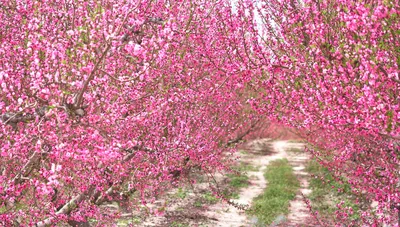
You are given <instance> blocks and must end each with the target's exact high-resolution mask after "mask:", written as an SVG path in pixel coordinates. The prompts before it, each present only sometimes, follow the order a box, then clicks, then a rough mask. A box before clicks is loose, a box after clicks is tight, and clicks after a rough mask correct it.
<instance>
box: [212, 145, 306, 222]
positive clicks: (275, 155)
mask: <svg viewBox="0 0 400 227" xmlns="http://www.w3.org/2000/svg"><path fill="white" fill-rule="evenodd" d="M303 146H304V144H301V143H289V142H288V141H274V142H272V143H271V140H270V139H261V140H255V141H253V142H251V143H250V144H249V148H248V152H246V154H245V155H242V157H241V160H242V161H244V162H246V163H248V164H251V165H253V166H259V167H260V168H259V170H258V171H256V172H249V173H248V174H249V178H250V186H249V187H247V188H245V189H242V190H241V192H240V195H239V196H240V199H238V200H235V202H236V203H239V204H251V202H252V200H253V199H254V198H255V197H256V196H258V195H259V194H261V193H262V192H263V190H264V189H265V187H266V186H267V182H266V181H265V178H264V172H265V169H266V168H267V166H268V164H269V162H271V161H273V160H277V159H281V158H287V159H288V160H289V163H290V164H291V165H292V166H293V169H294V171H295V174H296V175H297V176H298V178H299V180H300V186H301V188H300V192H301V193H303V194H305V195H307V194H309V193H310V190H309V189H308V174H307V172H305V171H304V169H305V165H306V162H307V160H308V159H309V157H308V156H307V155H306V154H305V153H304V152H299V150H301V149H302V148H303ZM289 150H295V151H294V152H289ZM300 192H299V193H298V195H297V196H296V198H295V200H293V201H291V203H290V214H289V216H288V217H287V219H282V220H281V221H277V222H278V223H277V224H283V223H279V222H284V223H285V224H283V225H285V226H308V224H307V220H309V218H310V215H309V212H308V209H307V205H306V203H305V202H304V201H303V199H302V196H301V193H300ZM204 215H205V216H207V217H209V218H210V219H211V220H213V221H212V222H211V223H210V224H209V225H208V226H210V227H211V226H213V227H222V226H226V227H228V226H235V227H238V226H252V225H254V224H256V222H257V219H256V218H250V219H249V217H247V216H246V214H245V212H244V211H242V210H239V209H236V208H234V207H232V206H229V205H228V204H226V203H219V204H216V205H214V206H211V207H209V209H208V210H207V211H206V212H205V213H204Z"/></svg>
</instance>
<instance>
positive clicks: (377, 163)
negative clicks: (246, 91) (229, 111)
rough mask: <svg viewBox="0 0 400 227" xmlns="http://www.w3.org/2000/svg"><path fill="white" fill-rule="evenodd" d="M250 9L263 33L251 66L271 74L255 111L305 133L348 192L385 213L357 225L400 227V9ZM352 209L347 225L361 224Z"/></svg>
mask: <svg viewBox="0 0 400 227" xmlns="http://www.w3.org/2000/svg"><path fill="white" fill-rule="evenodd" d="M240 4H241V8H240V7H239V8H240V9H241V10H242V11H243V15H244V17H245V18H248V19H247V21H249V22H248V24H251V23H252V24H253V25H251V27H252V28H253V29H252V30H250V32H248V35H249V36H251V34H253V36H258V38H257V43H258V44H255V45H254V46H253V47H252V50H253V55H252V56H251V58H252V59H256V60H254V61H252V62H251V63H254V66H257V67H258V68H260V69H261V70H262V71H261V72H258V73H259V76H258V77H256V76H254V77H253V78H254V79H255V81H257V82H255V83H256V84H257V86H259V87H260V88H263V89H260V93H259V95H258V96H254V97H253V98H252V99H251V100H250V102H251V103H252V105H253V107H254V108H255V109H258V111H259V112H260V114H263V115H268V116H273V117H275V118H276V119H279V120H280V121H282V122H286V123H287V124H288V125H291V126H294V127H296V128H298V129H300V132H302V133H303V136H304V137H305V138H306V139H307V141H308V142H309V143H310V144H311V145H312V148H310V149H309V151H310V152H311V153H312V154H313V155H314V156H315V157H316V158H317V160H319V161H320V163H321V164H323V165H324V166H325V167H328V168H329V169H330V170H331V171H332V172H333V173H334V175H335V176H336V177H337V179H338V180H342V181H346V182H348V183H349V184H350V185H351V192H352V193H353V194H355V195H357V197H358V198H365V199H367V201H370V202H372V201H375V202H377V203H378V205H377V207H374V208H369V209H366V210H365V212H361V213H360V214H359V217H360V218H359V219H357V220H354V221H353V225H360V223H358V224H357V223H356V221H359V222H362V223H364V224H368V225H380V224H382V223H393V222H395V221H396V219H397V218H399V217H398V216H397V214H396V213H399V214H400V210H399V209H400V206H399V205H400V152H399V149H400V99H399V97H400V96H399V95H400V94H399V92H400V39H399V37H400V18H399V13H400V4H399V2H398V1H390V0H389V1H347V0H337V1H330V0H316V1H311V0H306V1H295V0H291V1H280V0H276V1H275V0H271V1H261V2H258V3H256V4H252V2H251V1H241V2H240ZM251 12H255V13H256V14H255V15H256V16H254V15H253V14H254V13H253V14H252V13H251ZM258 34H260V35H258ZM253 72H254V73H257V72H256V71H253ZM340 205H341V204H339V207H340ZM368 206H369V205H368ZM342 208H343V209H341V210H340V212H338V215H337V216H338V218H339V219H338V222H342V220H346V219H349V218H348V217H349V216H351V215H352V214H353V211H352V210H351V209H350V208H347V209H346V208H345V207H344V206H342ZM349 221H350V220H349Z"/></svg>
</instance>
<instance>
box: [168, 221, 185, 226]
mask: <svg viewBox="0 0 400 227" xmlns="http://www.w3.org/2000/svg"><path fill="white" fill-rule="evenodd" d="M170 226H171V227H189V224H187V223H183V222H178V221H174V222H172V223H171V225H170Z"/></svg>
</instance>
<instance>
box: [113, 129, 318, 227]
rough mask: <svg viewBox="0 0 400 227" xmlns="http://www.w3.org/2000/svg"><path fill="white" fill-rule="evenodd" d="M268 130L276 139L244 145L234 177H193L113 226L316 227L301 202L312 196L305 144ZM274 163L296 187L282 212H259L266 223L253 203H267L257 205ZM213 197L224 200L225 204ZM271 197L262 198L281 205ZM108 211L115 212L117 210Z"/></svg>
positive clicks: (287, 133) (282, 132) (290, 135)
mask: <svg viewBox="0 0 400 227" xmlns="http://www.w3.org/2000/svg"><path fill="white" fill-rule="evenodd" d="M271 128H273V129H274V130H273V131H274V132H275V133H274V134H273V135H271V134H270V136H274V137H275V138H279V139H276V140H273V139H269V138H266V139H255V140H251V141H249V142H247V143H245V144H244V145H243V146H242V147H241V149H239V152H238V153H237V157H236V158H237V162H236V166H235V167H233V170H234V171H235V172H234V173H227V174H219V175H216V176H213V177H210V176H206V175H204V174H203V175H201V174H196V173H193V174H191V176H190V177H189V178H191V179H192V180H194V179H195V180H196V183H194V184H186V185H183V186H181V187H178V188H175V189H173V190H171V191H169V192H167V193H166V195H164V196H161V197H160V198H158V199H157V201H156V202H155V203H154V204H152V205H148V206H147V207H143V208H142V209H141V210H139V211H133V212H126V211H125V212H124V213H123V214H122V218H121V219H120V220H119V221H118V226H129V225H133V226H175V227H178V226H180V227H184V226H265V225H272V226H319V225H317V224H316V221H315V218H313V217H312V215H311V213H310V210H309V208H308V207H307V204H306V202H305V200H304V199H303V195H305V196H307V195H309V194H310V192H311V190H310V189H309V187H308V186H309V174H308V173H307V172H306V171H305V168H306V165H307V162H308V161H309V159H310V157H309V155H307V154H306V153H305V152H303V148H304V144H303V143H301V142H298V141H299V139H298V138H297V137H296V135H295V134H294V133H292V132H290V131H288V130H285V129H282V127H279V126H273V125H272V126H271V127H270V129H271ZM289 139H290V140H289ZM279 162H286V163H288V164H289V167H290V169H291V172H292V173H293V175H294V176H295V178H296V183H295V184H297V186H296V187H295V188H294V189H295V193H294V194H293V193H292V195H289V196H290V198H291V199H290V200H287V201H278V203H279V202H282V203H285V202H286V203H289V204H286V205H284V206H282V207H273V206H274V205H270V204H264V205H266V206H272V208H271V209H273V210H272V211H271V210H270V211H268V210H265V211H264V212H266V213H269V214H268V216H270V217H273V218H272V219H271V218H269V220H267V222H266V221H265V220H266V219H265V218H263V217H262V216H263V211H262V210H261V212H260V210H259V211H258V214H257V212H254V211H253V210H254V204H255V203H259V202H256V201H257V200H258V201H261V203H263V202H264V203H265V202H267V203H269V202H268V201H262V200H263V198H262V197H263V193H264V196H266V193H268V192H266V191H265V190H266V189H267V188H268V187H269V186H273V185H269V184H268V182H267V181H266V178H265V176H266V175H265V174H266V170H269V169H271V170H272V169H273V168H275V167H274V166H276V163H279ZM274 164H275V165H274ZM278 165H279V164H278ZM270 166H271V167H270ZM278 171H279V170H278ZM278 177H279V176H278ZM210 187H211V188H214V189H215V191H216V193H215V192H214V193H213V192H212V191H211V190H210ZM284 187H286V186H285V185H284ZM272 190H274V189H272ZM215 194H221V195H223V197H224V198H225V199H228V201H230V202H227V201H226V200H225V199H220V198H218V196H216V195H215ZM273 196H274V195H273ZM273 196H272V197H271V198H268V197H265V198H266V200H274V199H275V200H280V199H279V198H274V197H273ZM231 202H232V203H231ZM252 204H253V205H252ZM111 206H113V207H114V209H120V207H119V206H118V205H117V204H114V205H111ZM261 207H262V205H261ZM262 209H264V208H262ZM274 209H276V210H274ZM154 210H158V211H161V213H162V214H161V215H160V216H154V215H150V214H149V213H150V211H154ZM260 214H261V216H260ZM267 219H268V218H267Z"/></svg>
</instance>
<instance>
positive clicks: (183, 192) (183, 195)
mask: <svg viewBox="0 0 400 227" xmlns="http://www.w3.org/2000/svg"><path fill="white" fill-rule="evenodd" d="M187 194H188V191H187V190H186V189H183V188H178V191H177V192H176V193H175V195H174V196H175V197H177V198H180V199H185V198H186V196H187Z"/></svg>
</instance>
